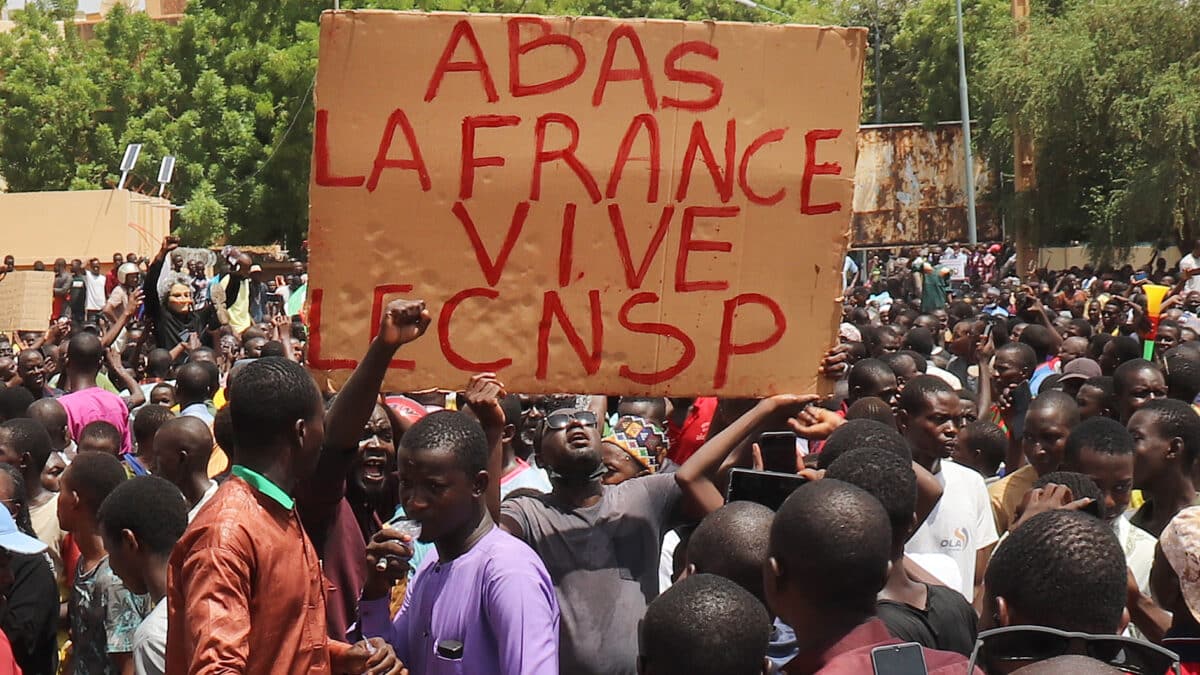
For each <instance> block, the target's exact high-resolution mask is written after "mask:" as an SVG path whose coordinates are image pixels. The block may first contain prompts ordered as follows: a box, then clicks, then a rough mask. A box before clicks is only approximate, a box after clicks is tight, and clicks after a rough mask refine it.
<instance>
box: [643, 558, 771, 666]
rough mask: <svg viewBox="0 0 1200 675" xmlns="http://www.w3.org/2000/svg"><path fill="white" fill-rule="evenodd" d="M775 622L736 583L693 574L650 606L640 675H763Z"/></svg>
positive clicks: (646, 621)
mask: <svg viewBox="0 0 1200 675" xmlns="http://www.w3.org/2000/svg"><path fill="white" fill-rule="evenodd" d="M770 628H771V623H770V620H769V619H768V617H767V612H766V610H765V609H764V608H763V606H762V604H761V603H760V602H759V601H758V599H757V598H755V597H754V596H753V595H751V594H750V593H748V592H747V591H746V590H745V589H744V588H742V587H740V586H738V585H737V584H735V583H734V582H732V581H730V580H728V579H725V578H723V577H719V576H716V575H713V574H694V575H690V576H688V578H686V579H682V580H680V582H679V583H677V584H675V585H673V586H671V588H668V589H667V590H666V592H664V593H663V594H662V595H660V596H658V597H657V598H655V599H654V601H652V602H651V603H650V605H649V606H648V607H647V608H646V617H645V619H643V620H642V621H641V634H640V635H639V636H638V638H639V639H638V644H639V647H638V673H639V675H762V674H763V673H767V672H771V671H769V670H768V665H767V663H766V662H765V661H766V660H765V654H766V651H767V636H768V635H769V634H770Z"/></svg>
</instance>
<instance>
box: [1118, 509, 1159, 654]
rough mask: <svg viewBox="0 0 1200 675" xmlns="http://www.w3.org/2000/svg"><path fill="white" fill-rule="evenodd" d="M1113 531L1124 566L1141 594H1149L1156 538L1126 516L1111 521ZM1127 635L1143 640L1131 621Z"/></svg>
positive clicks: (1126, 631) (1142, 636) (1156, 543)
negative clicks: (1121, 552) (1119, 543)
mask: <svg viewBox="0 0 1200 675" xmlns="http://www.w3.org/2000/svg"><path fill="white" fill-rule="evenodd" d="M1112 528H1113V532H1114V533H1115V534H1116V535H1117V541H1119V542H1121V550H1122V551H1124V552H1125V566H1126V567H1128V568H1129V569H1130V571H1132V572H1133V579H1134V581H1136V582H1137V585H1138V590H1139V591H1141V592H1142V595H1150V568H1151V567H1153V566H1154V548H1155V547H1156V546H1157V545H1158V540H1157V539H1155V538H1154V536H1153V535H1151V534H1150V533H1149V532H1146V531H1145V530H1143V529H1142V528H1140V527H1136V526H1135V525H1134V524H1133V523H1131V522H1129V518H1128V517H1126V516H1123V515H1122V516H1120V517H1119V518H1117V519H1116V520H1114V521H1113V525H1112ZM1125 635H1126V636H1127V637H1132V638H1137V639H1139V640H1144V639H1145V636H1144V635H1142V633H1141V631H1139V630H1138V629H1137V627H1136V626H1134V625H1133V623H1130V624H1129V627H1128V628H1126V629H1125Z"/></svg>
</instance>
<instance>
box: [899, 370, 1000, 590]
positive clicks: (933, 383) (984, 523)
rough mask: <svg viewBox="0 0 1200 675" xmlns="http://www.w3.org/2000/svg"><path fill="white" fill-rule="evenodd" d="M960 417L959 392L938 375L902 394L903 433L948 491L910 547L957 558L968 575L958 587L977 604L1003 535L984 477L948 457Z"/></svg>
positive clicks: (917, 381)
mask: <svg viewBox="0 0 1200 675" xmlns="http://www.w3.org/2000/svg"><path fill="white" fill-rule="evenodd" d="M958 418H959V401H958V395H957V394H955V393H954V390H953V389H951V388H950V385H948V384H946V383H945V382H943V381H942V380H940V379H939V378H937V377H934V376H931V375H922V376H920V377H915V378H913V379H911V380H909V381H908V383H907V384H906V385H905V387H904V391H903V392H901V394H900V414H899V417H898V419H897V421H898V422H899V425H900V431H901V433H903V434H904V438H905V439H906V440H907V441H908V443H909V445H910V446H911V448H912V454H913V460H914V461H915V462H917V463H918V464H920V465H921V466H923V467H925V469H927V470H928V471H929V472H930V473H932V474H933V475H934V477H935V478H936V479H937V481H938V483H940V484H941V486H942V490H943V493H942V498H941V500H940V501H939V502H938V504H937V506H935V507H934V509H933V511H931V512H930V514H929V516H928V517H927V518H926V519H925V522H924V523H922V524H921V527H920V528H918V529H917V531H916V533H915V534H913V536H912V538H910V539H909V540H908V544H907V545H906V546H905V547H904V551H905V552H906V553H917V554H922V553H926V554H928V553H940V554H943V555H947V556H949V557H950V558H952V559H953V560H954V562H955V563H956V564H957V565H958V569H959V571H960V572H961V573H962V585H961V586H960V587H959V588H958V589H957V590H958V591H959V592H961V593H962V594H963V596H964V597H966V599H967V600H968V601H972V602H975V601H976V600H978V599H981V598H982V593H981V590H982V585H983V572H984V570H985V569H986V568H987V563H988V560H989V559H990V558H991V555H992V549H993V548H994V547H995V545H996V541H997V539H998V538H999V537H998V536H997V535H996V524H995V522H994V521H993V519H992V507H991V502H990V500H989V499H988V492H987V487H986V485H985V484H984V482H983V478H982V477H981V476H980V475H979V474H978V473H976V472H975V471H973V470H972V469H968V468H966V467H962V466H958V465H957V464H954V463H953V462H948V461H942V460H945V459H947V458H948V457H949V456H950V453H951V452H952V451H953V450H954V445H955V442H956V440H957V438H958ZM977 607H978V604H977Z"/></svg>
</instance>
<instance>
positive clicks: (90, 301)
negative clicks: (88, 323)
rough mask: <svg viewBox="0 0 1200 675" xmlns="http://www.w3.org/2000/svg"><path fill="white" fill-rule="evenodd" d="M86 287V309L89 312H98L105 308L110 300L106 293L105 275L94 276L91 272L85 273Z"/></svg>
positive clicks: (86, 271)
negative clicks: (105, 304)
mask: <svg viewBox="0 0 1200 675" xmlns="http://www.w3.org/2000/svg"><path fill="white" fill-rule="evenodd" d="M83 281H84V285H85V286H87V304H86V305H84V309H86V310H87V311H89V312H92V311H98V310H101V309H103V308H104V302H105V301H106V300H107V299H108V297H107V295H106V294H105V293H104V281H105V277H104V275H103V274H93V273H92V271H91V270H84V272H83Z"/></svg>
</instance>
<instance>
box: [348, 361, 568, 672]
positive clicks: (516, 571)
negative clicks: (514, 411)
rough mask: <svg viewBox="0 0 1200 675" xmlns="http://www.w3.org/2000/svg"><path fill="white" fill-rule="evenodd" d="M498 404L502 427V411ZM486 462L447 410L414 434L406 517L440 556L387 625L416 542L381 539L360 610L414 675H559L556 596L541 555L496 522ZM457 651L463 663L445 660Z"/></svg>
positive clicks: (402, 452)
mask: <svg viewBox="0 0 1200 675" xmlns="http://www.w3.org/2000/svg"><path fill="white" fill-rule="evenodd" d="M485 386H487V385H485ZM492 386H494V385H492ZM473 394H474V392H469V393H468V396H472V395H473ZM473 404H474V406H475V407H476V408H478V407H479V406H480V405H482V402H481V400H480V399H476V400H475V401H473ZM491 404H492V406H494V410H493V411H492V414H494V415H496V416H497V417H499V415H500V410H499V404H498V402H497V401H496V400H494V399H493V400H492V401H491ZM499 421H500V422H501V423H503V421H502V420H499ZM488 459H489V458H488V443H487V438H486V437H485V436H484V433H483V430H482V429H481V428H480V427H479V425H478V424H477V423H476V422H475V421H474V420H472V419H470V418H468V417H467V416H466V415H464V414H462V413H459V412H455V411H449V410H446V411H440V412H435V413H432V414H430V415H428V416H426V417H424V418H422V419H421V420H420V421H418V422H417V423H416V424H414V425H413V427H412V428H411V429H409V430H408V431H407V432H406V433H405V434H404V436H403V438H402V439H401V444H400V447H399V448H398V449H397V461H398V465H399V467H400V472H401V475H402V476H403V479H402V481H401V487H400V498H401V501H402V503H403V506H404V510H405V513H406V514H408V516H410V517H411V518H413V519H415V520H417V521H418V522H420V524H421V534H420V541H422V542H429V543H433V544H434V549H433V550H432V551H431V552H430V553H429V554H427V555H426V556H425V558H424V560H422V562H421V565H420V567H419V568H418V569H417V573H416V576H414V577H413V579H412V581H411V582H410V583H409V585H408V589H407V592H406V594H405V597H404V604H403V606H401V608H400V611H399V613H397V614H396V617H395V618H394V619H389V612H388V601H389V591H390V589H391V587H392V585H393V584H394V583H395V582H396V581H398V580H399V579H401V578H404V577H405V576H407V573H408V565H407V562H406V561H407V560H408V558H410V557H411V556H412V549H411V545H412V538H411V537H409V536H407V535H404V536H402V535H401V533H400V532H398V531H396V530H394V529H390V528H385V529H384V530H382V531H381V532H379V533H378V534H376V535H375V536H374V537H373V539H372V543H371V544H370V546H368V547H367V569H368V576H367V583H366V587H365V588H364V589H363V593H362V599H361V601H360V602H359V607H360V612H361V621H362V631H363V635H366V636H372V637H374V636H379V637H383V638H384V639H386V640H387V642H388V644H391V645H392V646H393V647H394V648H395V649H396V654H397V655H398V656H399V657H400V659H401V661H403V662H404V663H405V664H406V665H408V667H409V668H411V669H412V671H413V672H415V673H433V672H438V669H439V668H440V667H441V664H443V663H445V662H446V660H447V659H449V660H453V661H457V662H458V663H457V664H456V665H457V667H458V668H460V669H461V670H462V672H470V673H512V674H513V675H538V674H541V675H553V674H555V673H557V672H558V603H557V601H556V599H555V595H554V586H553V584H552V582H551V581H550V575H549V573H547V572H546V568H545V566H544V565H542V561H541V560H540V559H538V557H537V554H535V553H534V552H533V551H532V550H531V549H530V548H529V547H528V546H526V545H525V544H524V543H522V542H520V541H518V540H517V539H516V538H515V537H513V536H512V535H510V534H508V533H507V532H504V531H502V530H500V529H499V528H498V527H496V525H495V522H494V521H493V520H492V517H491V513H490V512H489V511H488V508H487V496H486V495H487V493H488V489H489V487H488V483H489V482H491V481H493V480H494V479H493V478H491V476H489V473H488ZM380 566H382V567H383V569H382V570H381V569H380ZM451 642H453V643H456V644H458V645H460V651H459V652H458V653H456V654H449V653H448V652H447V650H448V649H449V648H450V647H449V646H448V645H449V643H451Z"/></svg>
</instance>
